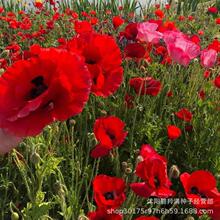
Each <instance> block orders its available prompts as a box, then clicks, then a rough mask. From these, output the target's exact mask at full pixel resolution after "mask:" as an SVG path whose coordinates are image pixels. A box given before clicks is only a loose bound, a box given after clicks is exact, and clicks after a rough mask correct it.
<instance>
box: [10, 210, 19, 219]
mask: <svg viewBox="0 0 220 220" xmlns="http://www.w3.org/2000/svg"><path fill="white" fill-rule="evenodd" d="M18 219H19V215H18V213H17V212H12V213H11V220H18Z"/></svg>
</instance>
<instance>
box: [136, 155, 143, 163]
mask: <svg viewBox="0 0 220 220" xmlns="http://www.w3.org/2000/svg"><path fill="white" fill-rule="evenodd" d="M143 160H144V158H143V157H142V156H140V155H139V156H138V157H137V163H140V162H142V161H143Z"/></svg>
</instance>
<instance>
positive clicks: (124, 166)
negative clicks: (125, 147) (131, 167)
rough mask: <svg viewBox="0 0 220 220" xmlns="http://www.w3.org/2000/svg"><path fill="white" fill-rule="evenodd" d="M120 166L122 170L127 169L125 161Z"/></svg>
mask: <svg viewBox="0 0 220 220" xmlns="http://www.w3.org/2000/svg"><path fill="white" fill-rule="evenodd" d="M121 165H122V167H123V168H124V169H126V168H127V167H128V163H127V162H126V161H123V162H122V163H121Z"/></svg>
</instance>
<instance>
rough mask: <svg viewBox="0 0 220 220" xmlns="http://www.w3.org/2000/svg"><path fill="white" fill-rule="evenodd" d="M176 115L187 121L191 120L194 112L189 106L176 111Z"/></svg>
mask: <svg viewBox="0 0 220 220" xmlns="http://www.w3.org/2000/svg"><path fill="white" fill-rule="evenodd" d="M175 115H176V116H177V117H178V118H179V119H181V120H183V121H186V122H191V120H192V117H193V115H192V113H191V112H190V111H189V110H188V109H187V108H181V109H180V110H179V111H178V112H175Z"/></svg>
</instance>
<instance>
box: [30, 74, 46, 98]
mask: <svg viewBox="0 0 220 220" xmlns="http://www.w3.org/2000/svg"><path fill="white" fill-rule="evenodd" d="M31 83H32V84H33V85H34V88H32V89H31V91H30V93H29V100H32V99H35V98H37V97H38V96H40V95H41V94H43V93H44V92H45V91H46V90H47V89H48V86H47V85H46V84H45V83H44V77H43V76H37V77H35V78H34V79H33V80H32V81H31Z"/></svg>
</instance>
